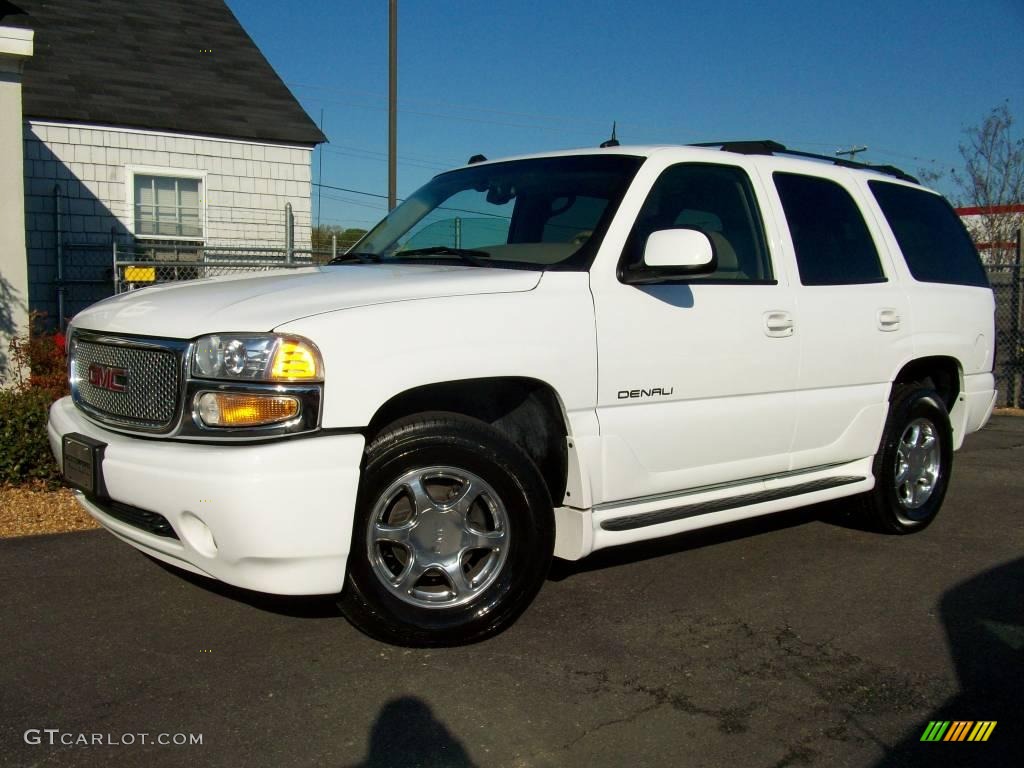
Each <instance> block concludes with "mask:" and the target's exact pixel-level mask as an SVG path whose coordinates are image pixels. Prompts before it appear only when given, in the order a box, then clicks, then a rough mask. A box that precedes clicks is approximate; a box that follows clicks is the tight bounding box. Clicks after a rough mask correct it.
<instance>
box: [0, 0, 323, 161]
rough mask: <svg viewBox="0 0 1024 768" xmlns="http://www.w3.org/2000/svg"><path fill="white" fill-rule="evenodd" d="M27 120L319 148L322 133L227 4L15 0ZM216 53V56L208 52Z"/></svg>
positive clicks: (210, 0)
mask: <svg viewBox="0 0 1024 768" xmlns="http://www.w3.org/2000/svg"><path fill="white" fill-rule="evenodd" d="M18 5H19V6H20V7H21V8H23V9H24V10H25V11H26V13H27V15H15V16H8V17H6V18H5V19H4V20H3V23H4V24H5V25H8V26H19V27H28V28H30V29H33V30H35V55H34V56H33V57H32V58H31V59H29V60H28V61H27V62H26V64H25V76H24V87H23V100H24V114H25V117H29V118H40V119H47V120H67V121H69V122H79V123H96V124H101V125H119V126H127V127H134V128H147V129H152V130H163V131H171V132H177V133H193V134H201V135H207V136H224V137H230V138H241V139H256V140H263V141H280V142H286V143H292V144H317V143H320V142H323V141H326V138H325V137H324V135H323V134H322V133H321V132H320V129H319V128H317V127H316V124H315V123H314V122H313V121H312V120H311V119H310V118H309V115H307V114H306V112H305V110H304V109H303V108H302V107H301V106H300V104H299V103H298V101H296V99H295V97H294V96H293V95H292V93H291V91H289V90H288V88H287V86H285V84H284V83H283V82H282V81H281V78H280V77H278V76H277V73H276V72H275V71H274V69H273V68H272V67H271V66H270V63H269V62H268V61H267V60H266V59H265V58H264V57H263V54H262V53H260V50H259V48H257V47H256V44H255V43H254V42H253V41H252V38H250V37H249V35H248V34H247V33H246V31H245V30H244V29H243V28H242V25H241V24H240V23H239V22H238V20H237V19H236V18H235V16H234V14H232V13H231V11H230V9H228V7H227V5H225V4H224V2H223V0H88V2H86V0H49V1H47V0H18ZM206 50H209V51H211V52H210V53H206V52H204V51H206Z"/></svg>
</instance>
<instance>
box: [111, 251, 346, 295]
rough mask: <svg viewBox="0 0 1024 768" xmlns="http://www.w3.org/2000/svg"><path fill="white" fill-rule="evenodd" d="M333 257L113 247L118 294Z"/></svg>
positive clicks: (311, 253)
mask: <svg viewBox="0 0 1024 768" xmlns="http://www.w3.org/2000/svg"><path fill="white" fill-rule="evenodd" d="M331 256H332V252H331V251H313V250H309V249H305V250H302V249H293V250H286V249H284V248H260V247H210V246H204V245H194V246H189V245H182V244H174V243H163V244H160V243H134V244H130V245H120V244H117V243H114V244H113V245H112V247H111V257H112V262H111V263H112V271H113V280H114V292H115V293H124V292H125V291H131V290H135V289H137V288H145V287H147V286H150V285H155V284H157V283H167V282H176V281H179V280H198V279H200V278H205V277H221V276H225V275H237V274H243V273H247V272H265V271H269V270H272V269H297V268H300V267H309V266H313V265H316V264H323V263H325V262H327V261H329V260H330V258H331Z"/></svg>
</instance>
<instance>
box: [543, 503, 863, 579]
mask: <svg viewBox="0 0 1024 768" xmlns="http://www.w3.org/2000/svg"><path fill="white" fill-rule="evenodd" d="M845 502H846V500H845V499H844V500H841V502H826V503H824V504H815V505H813V506H808V507H801V508H799V509H793V510H789V511H786V512H776V513H773V514H770V515H761V516H759V517H752V518H749V519H747V520H739V521H737V522H734V523H724V524H722V525H716V526H712V527H710V528H701V529H699V530H695V531H687V532H685V533H679V534H676V535H674V536H666V537H663V538H659V539H650V540H648V541H638V542H636V543H634V544H622V545H620V546H616V547H611V548H609V549H602V550H598V551H597V552H595V553H593V554H591V555H588V556H587V557H585V558H584V559H582V560H562V559H560V558H555V560H554V561H553V563H552V565H551V570H550V571H549V573H548V580H549V581H556V582H558V581H563V580H565V579H568V578H571V577H572V576H575V575H577V574H581V573H588V572H590V571H597V570H603V569H605V568H614V567H616V566H620V565H626V564H628V563H638V562H643V561H644V560H651V559H654V558H658V557H664V556H667V555H675V554H679V553H680V552H689V551H692V550H696V549H702V548H703V547H711V546H715V545H717V544H722V543H724V542H727V541H738V540H740V539H746V538H749V537H751V536H760V535H761V534H764V533H770V532H772V531H781V530H785V529H786V528H794V527H797V526H801V525H807V524H808V523H814V522H824V523H828V524H830V525H836V526H840V527H844V528H856V529H861V530H866V529H864V528H862V527H861V526H860V525H859V524H858V523H857V522H856V516H855V515H852V514H851V513H850V512H849V509H848V504H847V503H845Z"/></svg>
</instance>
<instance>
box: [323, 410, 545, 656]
mask: <svg viewBox="0 0 1024 768" xmlns="http://www.w3.org/2000/svg"><path fill="white" fill-rule="evenodd" d="M553 550H554V517H553V511H552V504H551V499H550V497H549V495H548V492H547V487H546V485H545V484H544V481H543V479H542V477H541V475H540V472H539V471H538V470H537V467H536V465H535V464H534V463H533V461H531V459H530V458H529V457H528V456H527V455H526V454H525V453H524V452H523V451H522V449H520V448H519V447H518V446H517V445H515V444H514V443H512V442H511V441H509V440H508V439H507V438H505V437H504V436H503V435H502V434H501V433H500V432H498V431H497V430H496V429H494V428H493V427H491V426H490V425H488V424H486V423H484V422H482V421H479V420H477V419H471V418H468V417H465V416H461V415H458V414H453V413H440V412H439V413H428V414H420V415H417V416H413V417H409V418H406V419H402V420H400V421H397V422H395V423H393V424H391V425H389V426H388V427H386V428H385V429H383V430H382V431H381V432H380V433H379V435H378V436H377V437H376V438H374V439H373V440H372V442H371V443H370V444H369V446H368V447H367V449H366V465H365V468H364V470H363V473H362V480H361V482H360V489H359V497H358V501H357V505H356V515H355V521H354V525H353V531H352V548H351V551H350V554H349V565H348V570H347V574H346V581H345V586H344V589H343V590H342V594H341V608H342V611H343V612H344V614H345V616H346V617H347V618H348V620H349V621H350V622H351V623H352V624H354V625H355V626H356V627H357V628H359V629H360V630H362V631H363V632H365V633H366V634H368V635H370V636H371V637H374V638H377V639H379V640H383V641H385V642H389V643H394V644H396V645H408V646H420V647H427V646H444V645H460V644H464V643H470V642H475V641H478V640H482V639H484V638H486V637H489V636H491V635H493V634H496V633H497V632H499V631H501V630H502V629H504V628H505V627H507V626H508V625H509V624H511V623H512V622H513V621H514V620H515V619H516V617H518V616H519V614H520V613H522V611H523V610H524V609H525V608H526V606H527V605H529V603H530V601H532V600H533V598H534V596H535V595H536V594H537V592H538V590H539V589H540V587H541V585H542V584H543V582H544V579H545V578H546V576H547V572H548V568H549V566H550V563H551V557H552V552H553Z"/></svg>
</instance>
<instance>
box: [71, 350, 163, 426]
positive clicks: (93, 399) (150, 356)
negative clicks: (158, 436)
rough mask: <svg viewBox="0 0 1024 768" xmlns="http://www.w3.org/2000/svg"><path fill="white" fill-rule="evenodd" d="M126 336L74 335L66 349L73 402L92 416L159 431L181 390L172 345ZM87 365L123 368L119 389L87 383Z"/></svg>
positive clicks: (122, 424)
mask: <svg viewBox="0 0 1024 768" xmlns="http://www.w3.org/2000/svg"><path fill="white" fill-rule="evenodd" d="M136 343H139V344H143V343H145V344H147V346H134V345H133V340H132V339H130V338H117V339H114V338H107V337H100V338H98V339H96V340H86V339H81V338H78V337H77V336H76V338H75V339H74V341H73V346H72V351H71V381H72V394H73V395H74V399H75V403H76V404H77V405H78V406H79V407H81V408H82V409H83V410H85V411H87V412H89V413H90V414H92V415H93V416H94V417H95V418H96V419H98V420H100V421H104V422H107V423H110V424H113V425H117V426H124V427H128V428H132V427H135V428H138V429H142V430H147V431H161V430H164V429H167V428H169V427H170V426H171V425H172V423H173V422H174V420H175V417H176V416H177V414H178V399H179V393H180V392H181V378H180V377H181V373H180V370H181V365H180V357H179V355H178V353H177V352H176V351H174V350H173V349H161V348H159V347H156V346H149V345H148V344H149V342H148V341H147V342H136ZM91 365H96V366H102V367H107V368H121V369H124V370H125V371H126V372H127V376H126V377H125V378H126V381H124V391H123V392H117V391H111V389H109V388H104V387H102V386H96V385H94V384H92V383H90V376H89V367H90V366H91Z"/></svg>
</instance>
